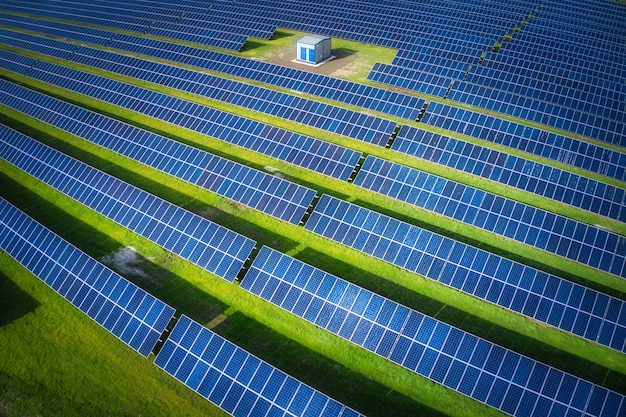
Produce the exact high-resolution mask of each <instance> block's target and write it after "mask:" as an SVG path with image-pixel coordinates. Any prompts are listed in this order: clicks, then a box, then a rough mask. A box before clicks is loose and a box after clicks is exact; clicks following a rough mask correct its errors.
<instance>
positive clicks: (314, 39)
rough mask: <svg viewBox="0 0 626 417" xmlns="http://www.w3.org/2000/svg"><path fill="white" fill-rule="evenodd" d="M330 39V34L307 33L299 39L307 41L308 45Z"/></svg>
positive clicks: (302, 41)
mask: <svg viewBox="0 0 626 417" xmlns="http://www.w3.org/2000/svg"><path fill="white" fill-rule="evenodd" d="M326 39H330V38H329V37H328V36H321V35H306V36H303V37H302V38H300V39H298V43H306V44H308V45H317V44H318V43H320V42H322V41H323V40H326Z"/></svg>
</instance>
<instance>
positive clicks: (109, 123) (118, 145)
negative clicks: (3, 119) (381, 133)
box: [0, 52, 316, 224]
mask: <svg viewBox="0 0 626 417" xmlns="http://www.w3.org/2000/svg"><path fill="white" fill-rule="evenodd" d="M0 55H2V53H1V52H0ZM0 64H1V63H0ZM1 83H2V82H0V84H1ZM2 85H3V86H5V88H6V91H5V92H3V93H0V103H4V104H5V105H7V106H9V107H11V108H13V109H15V110H17V111H21V112H23V113H24V114H27V115H29V116H31V117H34V118H36V119H38V120H41V121H43V122H47V123H51V124H52V125H53V126H55V127H58V128H59V129H63V130H65V131H66V132H69V133H71V134H74V135H77V136H78V137H81V138H83V139H85V140H88V141H90V142H93V143H96V144H98V145H100V146H103V147H105V148H107V149H110V150H112V151H115V152H118V153H120V154H122V155H125V156H127V157H129V158H132V159H134V160H136V161H139V162H141V163H144V164H146V165H149V166H151V167H153V168H156V169H159V170H161V171H163V172H165V173H167V174H170V175H173V176H175V177H177V178H179V179H182V180H184V181H187V182H189V183H191V184H194V185H197V186H199V187H202V188H205V189H207V190H209V191H211V192H214V193H216V194H219V195H221V196H224V197H226V198H229V199H231V200H233V201H237V202H239V203H241V204H244V205H246V206H248V207H251V208H254V209H256V210H259V211H262V212H264V213H267V214H269V215H271V216H274V217H276V218H278V219H281V220H284V221H287V222H289V223H292V224H298V223H299V222H300V220H301V219H302V217H303V216H304V213H305V212H306V210H307V209H308V207H309V205H310V204H311V202H312V201H313V198H314V197H315V194H316V192H315V190H312V189H309V188H306V187H303V186H300V185H298V184H295V183H292V182H290V181H287V180H284V179H281V178H278V177H275V176H273V175H270V174H267V173H264V172H262V171H258V170H255V169H252V168H249V167H247V166H245V165H242V164H238V163H235V162H232V161H229V160H228V159H225V158H220V157H218V156H215V155H212V154H210V153H208V152H205V151H201V150H199V149H196V148H193V147H191V146H188V145H184V144H182V143H179V142H176V141H174V140H171V139H167V138H165V137H163V136H160V135H157V134H154V133H151V132H148V131H146V130H143V129H139V128H136V127H134V126H131V125H128V124H126V123H123V122H120V121H118V120H115V119H112V118H109V117H106V116H103V115H100V114H97V113H95V112H92V111H89V110H86V109H82V108H80V107H78V106H75V105H72V104H69V103H66V102H63V101H61V100H58V99H55V98H52V97H49V96H46V95H44V94H41V93H38V92H35V91H32V90H29V89H27V88H24V87H21V86H18V85H15V84H10V83H5V84H2Z"/></svg>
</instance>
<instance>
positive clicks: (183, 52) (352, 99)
mask: <svg viewBox="0 0 626 417" xmlns="http://www.w3.org/2000/svg"><path fill="white" fill-rule="evenodd" d="M0 24H3V25H5V26H8V27H12V28H18V29H25V30H31V31H35V32H39V33H44V34H46V35H52V36H55V37H60V38H65V39H73V40H78V41H81V42H89V43H94V44H97V45H103V46H104V45H106V46H107V47H109V48H114V49H119V50H122V51H126V52H132V53H137V54H141V55H147V56H150V57H153V58H159V59H164V60H167V61H171V62H176V63H180V64H186V65H192V66H195V67H200V68H203V69H208V70H212V71H217V72H220V73H225V74H228V75H234V76H237V77H240V78H244V79H248V80H252V81H260V82H264V83H266V84H270V85H274V86H277V87H282V88H287V89H289V90H293V91H298V92H302V93H306V94H310V95H313V96H318V97H322V98H326V99H329V100H334V101H338V102H341V103H344V104H348V105H352V106H358V107H362V108H366V109H369V110H374V111H377V112H381V113H385V114H391V115H393V116H398V117H402V118H405V119H409V120H415V119H416V118H417V116H418V115H419V113H420V111H421V109H422V107H423V105H424V102H425V101H424V99H422V98H418V97H415V96H411V95H408V94H402V93H399V92H394V91H389V90H386V89H382V88H377V87H372V86H368V85H364V84H359V83H355V82H351V81H345V80H340V79H338V78H333V77H328V76H323V75H318V74H314V73H311V72H307V71H303V70H298V69H293V68H287V67H283V66H280V65H276V64H271V63H267V62H261V61H255V60H250V59H245V58H241V57H238V56H235V55H228V54H224V53H220V52H215V51H209V50H206V49H200V48H194V47H191V46H184V45H180V44H176V43H171V42H166V41H161V40H156V39H150V38H145V37H140V36H133V35H126V34H118V33H115V32H111V31H106V30H102V29H97V30H96V29H93V28H85V27H84V26H79V25H72V24H68V23H60V22H51V21H48V20H44V19H35V18H31V17H25V16H18V15H10V14H2V13H0ZM94 31H95V32H96V33H94ZM3 33H4V37H3V42H4V43H5V44H7V45H11V46H15V47H24V48H25V49H29V48H33V47H35V48H36V45H38V44H41V43H45V44H47V45H49V46H51V47H53V48H54V49H56V50H57V52H56V55H55V56H58V57H60V58H68V57H69V56H70V54H71V53H72V52H73V51H74V49H76V45H75V44H71V43H66V42H60V41H52V40H49V39H44V38H40V37H39V38H32V37H28V36H27V35H25V34H21V33H18V32H11V33H7V32H6V31H3ZM39 39H41V40H39ZM61 51H66V53H65V55H63V52H61Z"/></svg>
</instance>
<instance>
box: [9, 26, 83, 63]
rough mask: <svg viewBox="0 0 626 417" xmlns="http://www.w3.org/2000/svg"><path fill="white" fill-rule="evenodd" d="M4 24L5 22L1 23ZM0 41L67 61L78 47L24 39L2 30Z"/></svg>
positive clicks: (35, 38)
mask: <svg viewBox="0 0 626 417" xmlns="http://www.w3.org/2000/svg"><path fill="white" fill-rule="evenodd" d="M1 23H4V22H1ZM0 41H1V42H2V43H3V44H4V45H7V46H12V47H14V48H21V49H26V50H28V51H33V52H38V53H43V54H46V55H49V56H53V57H57V58H61V59H67V58H68V57H69V56H70V54H71V53H72V51H74V50H75V49H76V45H74V44H71V43H67V42H62V41H58V40H56V39H48V38H41V37H34V36H32V37H24V36H23V35H22V34H20V33H18V32H13V31H10V30H5V29H1V28H0Z"/></svg>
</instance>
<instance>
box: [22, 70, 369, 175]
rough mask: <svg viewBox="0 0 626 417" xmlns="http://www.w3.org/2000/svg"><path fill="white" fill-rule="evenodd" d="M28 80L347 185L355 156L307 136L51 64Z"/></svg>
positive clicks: (337, 146) (34, 72) (358, 154)
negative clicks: (70, 92)
mask: <svg viewBox="0 0 626 417" xmlns="http://www.w3.org/2000/svg"><path fill="white" fill-rule="evenodd" d="M29 76H31V77H33V78H38V79H41V80H43V81H46V82H48V83H50V84H55V85H59V86H61V87H64V88H68V89H71V90H73V91H76V92H78V93H81V94H84V95H86V96H90V97H94V98H98V99H101V100H103V101H106V102H110V103H112V104H116V105H118V106H121V107H123V108H126V109H129V110H133V111H136V112H138V113H140V114H144V115H147V116H151V117H154V118H155V119H157V120H161V121H163V122H167V123H171V124H173V125H176V126H180V127H183V128H186V129H189V130H191V131H194V132H197V133H200V134H203V135H207V136H211V137H214V138H216V139H219V140H222V141H224V142H227V143H232V144H234V145H238V146H241V147H243V148H246V149H251V150H253V151H256V152H259V153H262V154H265V155H268V156H272V157H274V158H276V159H279V160H283V161H285V162H289V163H291V164H294V165H298V166H302V167H305V168H307V169H310V170H312V171H315V172H319V173H322V174H324V175H328V176H330V177H333V178H339V179H342V180H347V179H348V178H349V177H350V175H351V174H352V171H353V170H354V167H355V165H356V164H357V162H358V161H359V159H360V157H361V154H360V152H356V151H353V150H351V149H348V148H345V147H342V146H339V145H335V144H332V143H329V142H325V141H322V140H319V139H315V138H312V137H310V136H305V135H301V134H298V133H295V132H292V131H289V130H286V129H281V128H277V127H274V126H271V125H268V124H266V123H261V122H257V121H253V120H251V119H248V118H245V117H242V116H238V115H235V114H232V113H228V112H224V111H220V110H217V109H214V108H212V107H208V106H204V105H199V104H195V103H192V102H189V101H186V100H182V99H178V98H175V97H172V96H169V95H166V94H162V93H158V92H154V91H152V90H148V89H145V88H141V87H136V86H132V85H129V84H126V83H122V82H118V81H114V80H111V79H109V78H104V77H101V76H98V75H94V74H89V73H85V72H82V71H77V70H72V69H68V68H66V67H63V66H58V65H56V64H50V63H41V65H37V67H35V68H32V69H31V71H30V72H29Z"/></svg>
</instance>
